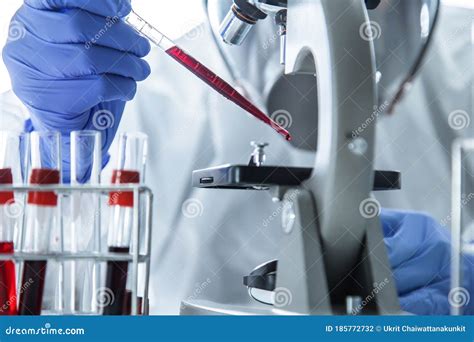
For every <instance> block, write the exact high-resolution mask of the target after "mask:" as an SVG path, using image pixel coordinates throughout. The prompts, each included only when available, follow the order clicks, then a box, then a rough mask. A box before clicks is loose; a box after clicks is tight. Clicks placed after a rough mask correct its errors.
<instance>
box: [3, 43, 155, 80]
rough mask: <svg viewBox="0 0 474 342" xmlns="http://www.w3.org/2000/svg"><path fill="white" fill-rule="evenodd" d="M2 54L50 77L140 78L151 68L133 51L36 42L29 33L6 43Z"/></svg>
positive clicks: (147, 73) (145, 75)
mask: <svg viewBox="0 0 474 342" xmlns="http://www.w3.org/2000/svg"><path fill="white" fill-rule="evenodd" d="M39 44H42V45H43V49H42V50H41V51H38V50H37V46H38V45H39ZM4 55H5V59H6V60H9V59H13V60H21V61H22V62H23V64H25V65H26V66H29V67H31V68H33V69H35V70H37V71H39V72H41V73H43V74H44V75H46V76H47V77H50V78H77V77H84V76H91V75H102V74H115V75H118V76H123V77H128V78H132V79H134V80H135V81H143V80H144V79H146V78H147V77H148V76H149V75H150V72H151V70H150V66H149V65H148V63H147V62H146V61H145V60H143V59H141V58H138V57H137V56H135V55H133V54H129V53H126V52H121V51H118V50H113V49H109V48H105V47H101V46H91V47H90V48H89V49H86V48H84V46H83V45H80V44H61V45H58V44H52V43H47V42H39V39H38V38H37V37H35V36H33V35H31V34H27V35H26V36H25V38H23V39H22V41H21V42H20V41H17V42H12V43H11V44H8V45H7V46H6V47H5V50H4ZM7 62H8V61H7Z"/></svg>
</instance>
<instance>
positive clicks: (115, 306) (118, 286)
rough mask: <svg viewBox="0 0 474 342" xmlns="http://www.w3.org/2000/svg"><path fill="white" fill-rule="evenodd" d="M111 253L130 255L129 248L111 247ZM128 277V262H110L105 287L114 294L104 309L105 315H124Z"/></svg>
mask: <svg viewBox="0 0 474 342" xmlns="http://www.w3.org/2000/svg"><path fill="white" fill-rule="evenodd" d="M109 252H110V253H120V254H128V253H129V252H130V249H129V248H128V247H109ZM127 275H128V262H127V261H108V262H107V276H106V282H105V284H106V285H105V286H106V288H107V289H108V290H110V291H111V293H112V299H113V300H111V301H110V303H107V304H109V305H106V306H105V307H104V315H107V316H111V315H123V311H124V306H125V300H126V287H127Z"/></svg>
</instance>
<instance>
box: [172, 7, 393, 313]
mask: <svg viewBox="0 0 474 342" xmlns="http://www.w3.org/2000/svg"><path fill="white" fill-rule="evenodd" d="M382 4H383V3H382ZM382 4H381V1H380V0H365V1H364V0H234V3H233V5H232V7H231V9H230V11H229V13H228V15H227V16H226V18H225V19H224V21H223V23H222V26H221V32H220V33H221V36H222V39H223V40H224V42H226V43H228V44H232V45H240V44H242V43H243V41H244V40H245V38H246V37H247V35H248V34H249V32H250V31H251V30H252V28H253V27H254V26H255V25H257V24H258V22H259V21H262V20H265V19H266V18H267V17H273V18H274V20H275V24H276V25H277V26H278V34H279V36H280V45H281V46H280V51H281V53H280V59H281V62H282V64H284V65H285V75H287V76H288V77H295V78H294V81H295V82H293V83H294V84H297V85H300V86H302V87H305V86H311V85H313V84H314V83H315V80H316V83H317V91H316V92H315V93H312V94H313V95H314V96H313V97H315V101H313V102H312V104H311V105H309V106H307V107H306V108H304V109H305V111H306V116H305V118H306V119H305V120H296V121H298V122H296V123H295V125H294V126H293V127H292V131H293V134H294V136H295V137H296V139H294V141H293V142H292V144H293V146H294V147H297V148H304V149H306V150H311V151H314V153H315V164H314V167H313V168H295V167H284V166H266V165H265V151H264V149H265V148H266V145H265V144H260V143H254V144H253V146H254V151H253V153H252V154H251V158H250V162H249V164H248V165H224V166H218V167H213V168H209V169H205V170H196V171H194V173H193V186H194V187H199V188H210V189H239V190H241V189H248V190H253V191H272V194H273V198H274V200H275V201H276V202H279V203H280V204H281V207H282V210H281V229H280V231H279V232H277V233H278V234H280V242H279V243H280V246H279V249H280V250H281V251H285V253H282V254H281V256H280V258H279V259H278V260H272V261H269V262H268V263H265V264H263V265H260V266H258V267H256V268H255V269H254V270H249V274H246V275H242V276H243V283H244V284H243V286H247V288H248V292H249V295H250V296H251V297H252V298H254V299H255V304H256V305H255V307H249V306H247V305H242V306H239V305H235V306H231V305H221V304H218V303H209V302H183V303H182V308H181V314H183V315H215V314H224V315H229V314H230V315H254V314H257V315H278V314H283V315H293V314H297V315H345V314H349V315H351V314H357V315H385V314H387V315H393V314H401V313H402V312H401V309H400V305H399V301H398V295H397V290H396V286H395V281H394V279H393V277H392V270H391V266H390V263H389V260H388V257H387V251H386V248H385V244H384V236H383V233H382V226H381V222H380V219H379V217H378V213H379V211H380V207H379V204H378V202H377V201H376V200H375V199H374V198H373V197H372V195H371V193H372V191H376V190H395V189H400V187H401V180H400V178H401V176H400V173H399V172H396V171H376V170H374V167H373V161H374V148H375V125H376V123H375V122H374V121H376V120H375V119H376V116H375V118H374V108H377V106H378V105H379V99H378V84H377V82H378V81H377V68H376V60H375V52H374V43H373V40H372V39H367V37H361V34H362V33H363V30H364V29H363V28H364V27H365V28H367V26H368V25H369V26H370V19H369V14H368V12H369V11H371V10H375V9H376V8H377V7H378V6H382ZM344 13H345V14H347V13H350V15H346V16H344V22H343V23H341V22H340V20H341V19H340V18H341V15H342V14H344ZM369 29H370V28H369ZM369 38H370V37H369ZM290 97H291V96H290ZM286 100H287V101H289V102H291V99H286ZM366 123H370V124H366ZM308 126H311V127H309V128H308ZM361 127H363V129H361ZM307 131H311V132H317V133H315V134H313V135H312V136H310V135H308V134H306V135H305V134H303V135H304V136H305V141H302V140H301V139H300V140H298V138H297V137H298V135H299V133H300V132H307ZM259 302H260V303H259ZM261 303H265V304H268V305H262V304H261Z"/></svg>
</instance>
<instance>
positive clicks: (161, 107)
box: [104, 7, 472, 314]
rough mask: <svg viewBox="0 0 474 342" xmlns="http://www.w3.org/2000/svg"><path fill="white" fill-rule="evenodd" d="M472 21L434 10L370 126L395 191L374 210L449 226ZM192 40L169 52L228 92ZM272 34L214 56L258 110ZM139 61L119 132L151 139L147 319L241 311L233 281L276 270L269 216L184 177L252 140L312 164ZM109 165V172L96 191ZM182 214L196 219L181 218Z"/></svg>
mask: <svg viewBox="0 0 474 342" xmlns="http://www.w3.org/2000/svg"><path fill="white" fill-rule="evenodd" d="M471 17H472V14H470V13H469V11H467V10H465V9H457V8H448V7H446V8H444V11H443V13H442V17H441V27H440V28H439V29H438V31H437V33H436V41H435V46H434V47H433V48H432V49H431V52H430V54H429V58H428V62H427V63H426V65H425V67H424V69H423V72H422V73H421V75H420V77H419V78H418V80H417V81H416V82H415V84H414V87H413V89H412V91H411V93H410V94H408V96H407V97H406V98H405V99H404V100H403V103H402V104H401V105H400V106H399V108H398V110H397V111H396V113H395V114H394V115H393V116H392V117H384V118H382V119H381V120H380V122H379V124H378V134H377V151H376V163H375V165H376V167H377V168H378V169H397V170H400V171H402V173H403V190H401V191H397V192H386V193H378V194H377V198H378V199H379V200H380V201H381V203H382V204H383V206H386V207H392V208H403V209H412V210H421V211H425V212H428V213H430V214H432V215H433V216H434V217H436V218H437V219H438V220H443V218H445V217H448V216H449V214H450V153H449V151H450V146H451V143H452V141H453V139H455V138H456V137H458V136H467V135H471V136H472V125H471V126H470V127H469V128H467V129H464V130H460V131H455V130H452V129H451V128H450V127H449V125H448V116H449V114H450V113H451V112H452V111H454V110H465V111H467V112H468V113H471V100H472V99H471V92H470V89H469V86H468V85H469V84H470V81H471V79H472V77H471V76H472V70H471V66H472V52H471V46H470V44H471V41H470V25H471V21H470V20H471ZM467 28H469V29H467ZM194 33H197V34H193V35H191V36H189V37H184V38H183V39H182V40H181V41H180V42H179V43H180V44H181V45H182V46H183V47H184V48H185V49H186V50H188V51H189V52H191V53H192V54H194V55H195V56H196V57H197V58H198V59H200V60H202V61H203V62H204V63H205V64H207V65H209V66H211V67H212V68H213V69H215V70H216V71H217V73H219V74H221V75H223V77H224V78H227V79H229V80H230V75H229V72H228V70H227V69H226V66H225V64H224V63H223V61H222V59H221V56H220V55H219V54H218V52H217V48H216V46H215V42H214V40H213V39H212V38H211V34H212V33H211V30H210V28H209V26H208V25H203V26H201V27H199V28H198V31H195V32H194ZM272 33H273V31H268V30H265V29H261V30H258V31H257V32H256V33H255V34H254V35H253V37H251V40H250V41H249V42H247V43H246V46H245V47H243V48H231V47H224V49H225V50H226V51H229V49H233V50H232V52H231V54H232V56H234V58H233V59H234V65H236V66H237V67H238V68H239V69H240V71H241V74H242V76H243V77H244V78H245V81H246V83H249V84H252V86H253V87H254V89H253V90H251V91H250V92H251V93H252V96H253V100H254V101H256V102H257V104H259V105H263V104H264V102H265V101H264V99H263V98H261V97H260V96H259V95H258V94H259V93H260V94H261V93H263V92H264V90H265V89H266V88H268V86H269V85H270V84H269V83H270V82H272V81H273V80H274V79H275V75H277V73H278V72H280V71H281V68H280V67H279V66H278V50H277V49H268V48H267V49H265V48H264V47H265V46H268V39H269V35H270V38H271V36H272ZM196 36H197V37H196ZM190 37H192V38H190ZM276 46H277V45H276ZM148 61H149V62H150V64H151V66H152V70H153V73H152V75H151V76H150V78H149V79H148V80H147V81H145V82H143V83H142V84H140V85H139V90H138V93H137V96H136V98H135V100H134V101H133V102H131V103H130V104H129V105H128V106H127V108H126V113H125V115H124V117H123V120H122V122H121V126H120V130H121V131H143V132H145V133H146V134H148V135H149V137H150V146H149V148H150V150H149V159H148V167H147V175H146V183H147V185H149V186H150V188H151V189H152V190H153V192H154V194H155V202H154V208H153V213H154V230H153V242H152V265H151V274H152V276H151V282H150V291H151V292H150V297H151V303H150V304H151V313H152V314H177V313H178V312H179V307H180V302H181V301H182V300H189V299H206V300H212V301H217V302H221V303H241V302H245V301H250V299H249V298H248V294H247V291H246V288H245V287H244V286H243V285H242V276H244V275H246V274H247V273H248V272H250V271H251V270H252V269H253V268H254V267H255V266H257V265H259V264H261V263H263V262H265V261H268V260H270V259H274V258H278V250H277V244H276V235H277V234H276V231H277V230H278V229H280V228H279V227H280V224H279V215H277V214H278V212H279V208H278V206H279V204H275V203H273V202H272V201H271V196H270V194H269V193H268V192H265V191H263V192H257V191H232V190H226V191H224V190H201V189H193V188H192V187H191V173H192V171H193V170H195V169H200V168H206V167H211V166H217V165H221V164H225V163H243V164H245V163H247V162H248V160H249V157H250V153H251V151H252V149H251V147H250V145H249V142H250V141H252V140H258V141H266V142H269V143H270V147H269V148H268V150H267V164H269V165H286V166H303V167H311V166H312V165H313V160H314V155H312V154H311V153H308V152H301V151H298V150H296V149H294V148H292V147H291V146H290V145H288V144H287V143H286V142H285V141H284V140H283V139H281V137H279V136H278V135H277V134H275V133H274V132H273V130H272V129H271V128H268V127H266V126H264V125H263V124H261V123H259V122H258V121H256V120H255V119H253V118H251V117H249V116H247V115H245V114H244V113H243V112H242V110H240V109H239V108H237V107H236V106H235V105H233V104H232V103H230V102H228V101H227V100H225V99H224V98H222V97H221V96H219V95H217V94H216V93H214V92H212V91H210V90H209V89H208V88H207V87H206V86H205V85H204V84H203V83H202V82H201V81H200V80H198V79H196V78H194V77H192V76H191V75H190V74H189V72H188V71H186V70H185V69H184V68H182V67H181V66H179V65H177V64H176V63H175V62H173V61H172V60H171V59H170V58H169V57H167V56H166V55H165V54H164V53H163V52H161V51H159V50H153V51H152V53H151V54H150V56H149V57H148ZM114 151H115V146H113V147H112V149H111V152H112V153H114ZM111 165H112V166H113V160H112V161H111V163H110V164H109V167H108V168H107V169H106V170H105V171H104V179H105V180H108V179H109V176H108V172H109V170H108V169H110V168H111V167H112V166H111ZM183 204H184V207H183ZM193 205H194V207H193ZM190 206H191V207H190ZM193 208H194V209H197V214H196V213H194V214H193V213H191V214H190V212H188V210H190V211H192V209H193ZM275 213H277V214H275ZM191 216H193V217H191ZM194 216H195V217H194Z"/></svg>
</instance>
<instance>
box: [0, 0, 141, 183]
mask: <svg viewBox="0 0 474 342" xmlns="http://www.w3.org/2000/svg"><path fill="white" fill-rule="evenodd" d="M130 11H131V4H130V0H100V1H96V0H94V1H91V0H25V1H24V4H23V6H22V7H21V8H20V9H19V10H18V12H17V13H16V14H15V16H14V17H13V20H12V22H11V26H10V37H9V41H8V42H7V44H6V46H5V48H4V50H3V59H4V62H5V64H6V66H7V69H8V71H9V73H10V76H11V80H12V85H13V91H14V92H15V94H16V95H17V96H18V97H19V98H20V99H21V100H22V102H23V103H24V104H25V105H26V106H27V107H28V109H29V111H30V113H31V121H29V122H27V123H26V124H25V127H26V128H25V129H27V130H38V131H47V130H54V131H60V132H61V133H62V136H63V139H64V140H63V161H64V163H63V171H64V178H65V181H67V179H68V173H69V146H68V145H69V134H70V132H71V131H74V130H90V129H91V130H100V131H101V132H102V140H103V146H102V147H103V148H102V150H103V155H104V163H105V162H106V160H105V159H106V156H107V151H108V148H109V147H110V145H111V144H112V141H113V138H114V135H115V133H116V131H117V129H118V126H119V122H120V119H121V116H122V113H123V110H124V107H125V102H126V101H129V100H131V99H133V97H134V96H135V92H136V90H137V83H136V82H137V81H142V80H144V79H146V78H147V77H148V76H149V74H150V66H149V65H148V63H147V62H146V61H144V60H143V59H142V58H143V57H144V56H146V55H147V54H148V53H149V51H150V43H149V42H148V41H147V40H146V39H145V38H143V37H142V36H140V35H139V34H137V33H136V32H135V31H134V30H133V29H132V28H130V27H129V26H128V25H126V24H125V23H124V22H123V21H122V20H120V18H122V17H124V16H126V15H127V14H128V13H130Z"/></svg>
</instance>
